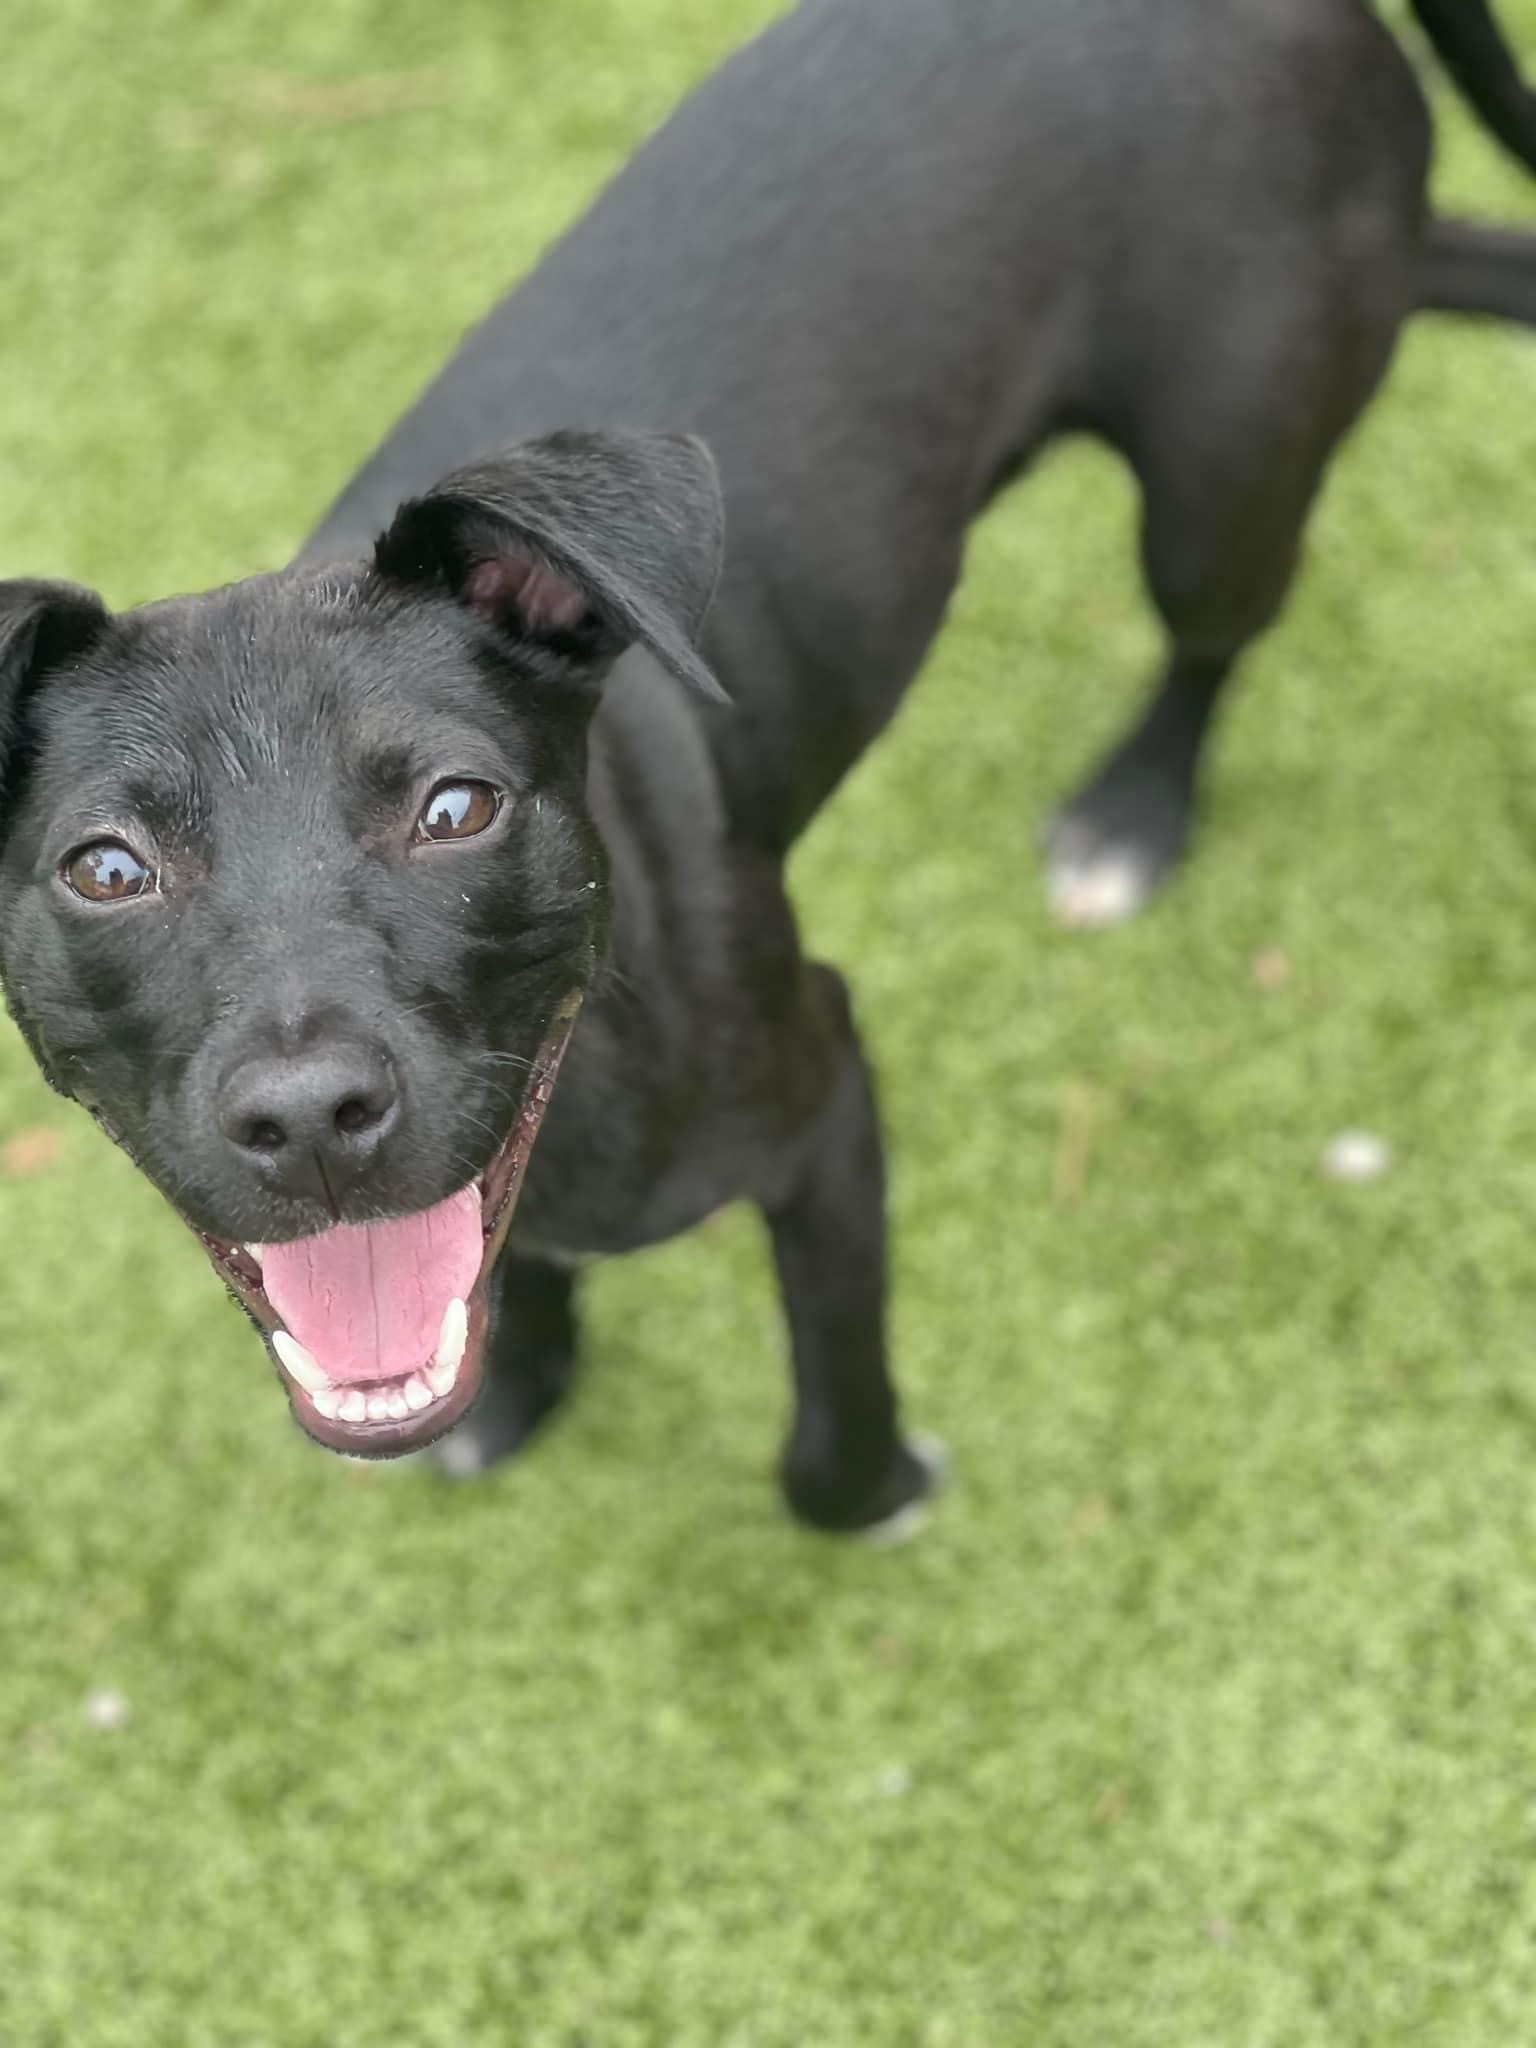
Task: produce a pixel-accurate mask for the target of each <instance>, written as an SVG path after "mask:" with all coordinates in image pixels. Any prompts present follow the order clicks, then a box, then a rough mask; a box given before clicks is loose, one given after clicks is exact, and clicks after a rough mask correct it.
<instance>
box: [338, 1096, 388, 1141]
mask: <svg viewBox="0 0 1536 2048" xmlns="http://www.w3.org/2000/svg"><path fill="white" fill-rule="evenodd" d="M387 1107H388V1104H387V1103H380V1102H370V1101H368V1100H367V1098H366V1097H364V1096H362V1095H349V1096H348V1097H347V1099H346V1101H345V1102H341V1103H338V1104H337V1106H336V1118H335V1122H336V1128H337V1130H338V1131H339V1132H340V1133H341V1135H342V1136H343V1137H344V1138H357V1137H361V1136H362V1134H363V1132H365V1131H371V1130H372V1129H373V1127H374V1125H375V1124H378V1123H382V1122H383V1120H384V1113H385V1110H386V1109H387Z"/></svg>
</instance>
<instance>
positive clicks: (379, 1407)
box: [368, 1394, 389, 1422]
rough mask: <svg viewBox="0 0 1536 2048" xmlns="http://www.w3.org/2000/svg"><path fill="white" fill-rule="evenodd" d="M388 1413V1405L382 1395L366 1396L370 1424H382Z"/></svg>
mask: <svg viewBox="0 0 1536 2048" xmlns="http://www.w3.org/2000/svg"><path fill="white" fill-rule="evenodd" d="M388 1413H389V1403H388V1402H387V1401H386V1400H385V1398H384V1396H383V1395H382V1394H370V1395H369V1396H368V1420H369V1421H370V1422H382V1421H383V1420H384V1418H385V1416H387V1415H388Z"/></svg>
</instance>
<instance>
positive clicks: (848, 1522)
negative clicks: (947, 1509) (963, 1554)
mask: <svg viewBox="0 0 1536 2048" xmlns="http://www.w3.org/2000/svg"><path fill="white" fill-rule="evenodd" d="M947 1462H948V1461H947V1454H946V1452H945V1450H944V1448H943V1446H942V1445H941V1444H940V1443H939V1442H938V1441H937V1439H936V1438H933V1437H916V1438H913V1439H911V1440H910V1441H907V1442H900V1443H898V1444H897V1446H896V1452H895V1455H894V1457H893V1458H892V1459H891V1461H890V1463H889V1465H888V1466H887V1468H886V1470H885V1471H884V1472H883V1473H882V1474H881V1475H880V1476H879V1478H878V1479H876V1480H875V1481H874V1483H873V1484H871V1483H870V1482H869V1480H868V1479H867V1478H852V1477H850V1476H849V1475H848V1474H847V1473H845V1472H839V1471H835V1470H829V1469H828V1468H827V1467H826V1466H825V1465H824V1464H820V1463H812V1462H807V1461H804V1460H801V1459H797V1458H796V1457H795V1456H794V1454H793V1451H791V1452H790V1454H789V1455H788V1456H786V1458H785V1461H784V1464H783V1466H782V1467H781V1469H780V1480H781V1483H782V1485H783V1488H784V1497H785V1499H786V1500H787V1501H788V1503H789V1506H790V1509H791V1511H792V1512H793V1514H794V1515H795V1516H796V1518H797V1519H798V1520H799V1521H802V1522H805V1523H808V1524H809V1526H810V1527H811V1528H813V1529H820V1530H822V1531H823V1532H825V1533H827V1534H829V1535H839V1536H862V1537H863V1538H864V1539H865V1540H866V1541H867V1542H871V1543H875V1544H884V1545H894V1544H897V1543H904V1542H906V1541H908V1540H909V1539H910V1538H911V1537H913V1536H915V1535H916V1534H917V1532H918V1530H919V1529H920V1528H921V1527H922V1525H923V1523H924V1522H925V1521H926V1520H927V1516H928V1508H929V1503H930V1501H931V1499H932V1496H933V1494H934V1493H935V1492H936V1491H937V1489H938V1487H939V1485H940V1483H941V1481H942V1479H943V1475H944V1470H945V1467H946V1464H947Z"/></svg>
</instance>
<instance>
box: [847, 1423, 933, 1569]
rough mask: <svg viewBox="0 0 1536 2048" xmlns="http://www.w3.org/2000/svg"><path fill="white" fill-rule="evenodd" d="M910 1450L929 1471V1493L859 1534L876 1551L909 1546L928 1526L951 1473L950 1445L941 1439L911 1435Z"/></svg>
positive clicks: (873, 1523) (909, 1439)
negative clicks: (935, 1502)
mask: <svg viewBox="0 0 1536 2048" xmlns="http://www.w3.org/2000/svg"><path fill="white" fill-rule="evenodd" d="M907 1449H908V1450H909V1451H911V1453H912V1455H913V1456H914V1457H915V1458H916V1459H917V1460H918V1462H919V1463H920V1464H921V1465H922V1466H923V1467H924V1468H925V1469H926V1471H927V1473H928V1480H929V1490H928V1492H927V1493H925V1494H923V1495H922V1496H921V1498H920V1499H918V1500H909V1501H908V1502H907V1504H906V1506H905V1507H904V1508H898V1509H897V1510H896V1512H895V1514H894V1515H887V1516H886V1518H885V1520H884V1521H883V1522H872V1523H871V1524H870V1526H869V1527H868V1528H867V1529H861V1530H860V1531H859V1534H860V1535H861V1536H862V1537H863V1539H864V1541H865V1542H866V1543H867V1544H869V1545H870V1547H871V1548H872V1549H874V1550H895V1549H897V1548H898V1547H899V1545H901V1544H903V1543H910V1542H911V1541H912V1538H913V1537H914V1536H916V1535H919V1534H920V1533H921V1532H922V1530H923V1529H924V1528H925V1527H926V1525H927V1522H928V1517H929V1515H930V1514H931V1512H932V1510H933V1496H934V1494H935V1493H937V1492H938V1490H939V1488H940V1487H941V1486H942V1485H943V1484H944V1480H945V1476H946V1474H947V1473H948V1471H949V1446H948V1445H947V1444H946V1443H945V1442H944V1440H943V1438H942V1437H937V1436H911V1437H908V1438H907Z"/></svg>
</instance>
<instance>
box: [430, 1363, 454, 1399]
mask: <svg viewBox="0 0 1536 2048" xmlns="http://www.w3.org/2000/svg"><path fill="white" fill-rule="evenodd" d="M458 1376H459V1368H458V1367H457V1366H456V1365H429V1366H428V1367H427V1385H428V1386H429V1387H430V1388H431V1389H432V1391H433V1393H434V1394H436V1396H437V1398H438V1399H439V1400H441V1399H442V1398H443V1396H444V1394H451V1393H452V1392H453V1383H454V1381H455V1380H456V1379H457V1378H458Z"/></svg>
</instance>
